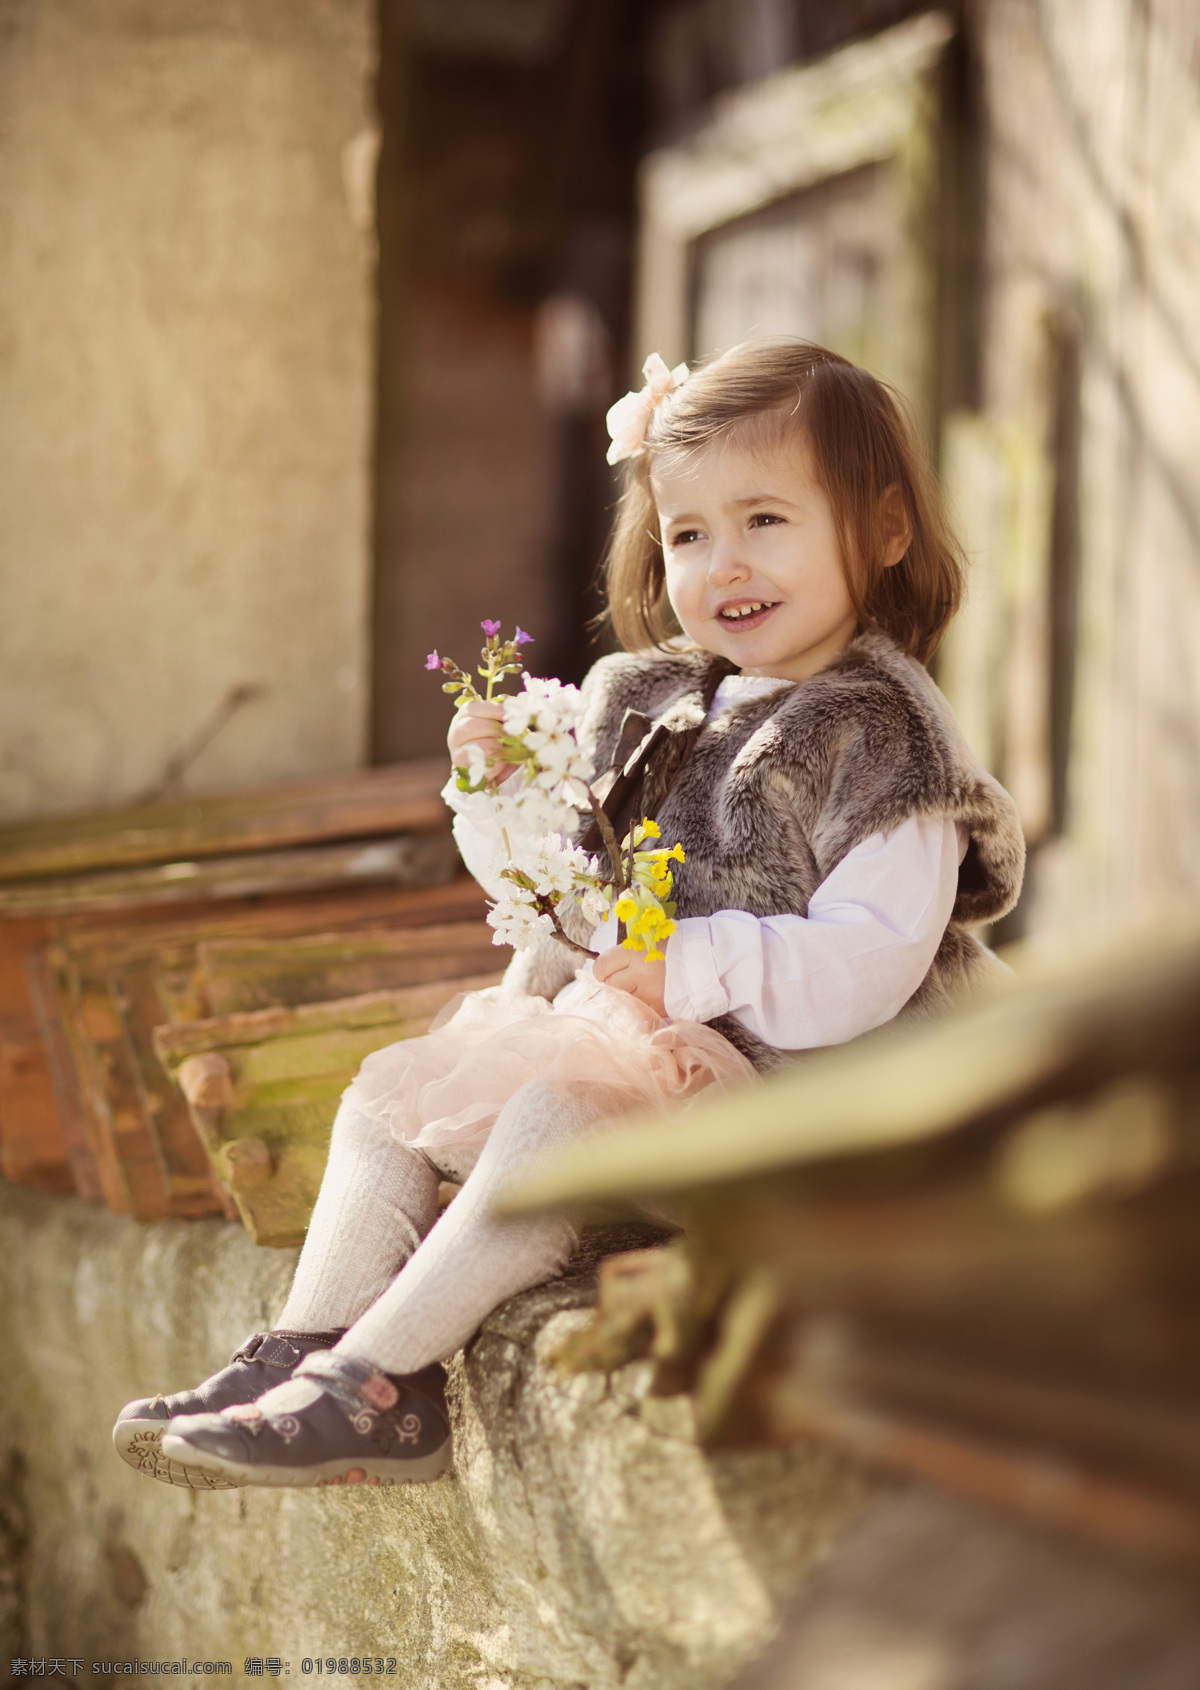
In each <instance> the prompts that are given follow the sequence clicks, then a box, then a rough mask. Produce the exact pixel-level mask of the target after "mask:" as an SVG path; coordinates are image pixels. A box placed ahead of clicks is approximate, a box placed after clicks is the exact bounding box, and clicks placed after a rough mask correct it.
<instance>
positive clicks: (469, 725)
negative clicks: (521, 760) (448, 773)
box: [446, 698, 517, 786]
mask: <svg viewBox="0 0 1200 1690" xmlns="http://www.w3.org/2000/svg"><path fill="white" fill-rule="evenodd" d="M503 714H504V706H503V704H502V703H501V702H500V700H499V699H498V698H493V699H492V700H491V701H490V702H489V701H488V700H487V699H484V698H473V699H472V700H471V702H470V703H469V704H464V705H463V707H462V709H461V710H456V711H455V713H454V720H453V721H452V722H451V724H450V732H449V733H448V734H447V735H446V744H447V745H448V746H449V748H450V761H451V762H452V763H453V764H454V766H455V767H456V768H462V767H463V766H464V765H465V764H466V761H467V746H468V745H480V746H482V747H483V753H484V756H485V757H486V758H487V760H488V764H489V768H488V779H489V780H490V781H491V783H492V785H493V786H499V784H500V782H501V781H504V780H507V779H508V777H509V775H511V774H512V773H513V771H514V770H515V769H516V767H517V765H516V764H515V763H506V762H505V761H504V753H503V752H502V751H501V749H500V719H501V717H502V716H503Z"/></svg>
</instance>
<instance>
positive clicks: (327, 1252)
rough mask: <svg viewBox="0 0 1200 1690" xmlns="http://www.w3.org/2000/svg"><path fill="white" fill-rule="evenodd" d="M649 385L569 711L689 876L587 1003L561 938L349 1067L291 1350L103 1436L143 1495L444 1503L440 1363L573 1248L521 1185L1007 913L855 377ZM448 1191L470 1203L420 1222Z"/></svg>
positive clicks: (980, 800)
mask: <svg viewBox="0 0 1200 1690" xmlns="http://www.w3.org/2000/svg"><path fill="white" fill-rule="evenodd" d="M646 373H647V377H648V383H647V386H646V387H645V388H644V389H643V390H642V392H641V393H639V394H631V395H629V396H628V398H627V399H625V400H623V401H622V402H621V403H620V404H619V405H618V406H614V408H613V411H612V412H611V413H610V427H611V428H612V430H613V433H614V443H613V449H612V452H611V453H610V458H611V459H612V460H613V461H616V460H617V459H620V458H625V459H627V460H628V462H629V469H628V479H627V484H626V489H625V493H624V496H623V499H622V501H621V506H620V510H619V513H618V517H617V523H616V529H615V532H614V536H613V541H612V546H611V550H610V555H609V563H608V587H609V603H610V608H611V615H612V624H613V628H614V630H615V632H616V635H617V637H618V639H619V640H620V642H621V644H622V645H623V646H624V647H625V653H624V654H621V655H618V656H613V657H606V658H602V659H601V660H600V662H598V663H597V664H596V666H595V667H594V669H593V670H592V671H591V673H590V674H589V676H588V677H587V680H586V682H585V683H584V688H583V694H584V700H585V711H584V717H583V726H582V729H581V735H580V737H581V739H582V740H583V741H584V742H585V744H586V745H587V747H588V749H589V750H590V752H591V754H592V758H593V761H594V763H595V766H596V767H597V768H598V769H605V768H610V767H613V766H614V765H617V766H619V767H620V768H621V769H623V770H624V776H623V787H621V790H623V791H624V792H625V794H626V801H625V811H624V816H625V821H626V822H627V820H628V817H630V816H634V815H636V817H637V819H640V818H641V816H642V815H643V814H648V815H652V816H655V817H656V818H657V821H658V823H659V826H660V828H661V833H662V843H663V844H668V845H669V844H673V843H676V842H678V843H680V844H682V845H683V847H684V849H685V852H686V860H685V862H684V863H683V864H682V865H681V866H678V867H677V869H676V875H675V890H674V896H675V898H676V903H677V923H678V924H677V927H676V929H675V931H674V933H673V934H672V936H671V937H670V939H669V940H668V942H667V946H666V951H665V960H656V961H651V960H648V958H647V956H646V955H645V954H639V953H636V952H634V951H631V950H629V949H626V948H618V947H617V946H616V935H615V932H613V931H611V929H613V927H614V926H615V923H613V922H608V923H605V924H604V925H603V926H602V927H601V928H600V929H598V930H597V932H596V933H595V934H593V935H591V936H590V937H591V942H592V946H593V948H596V949H598V950H599V951H600V955H599V956H598V958H597V960H596V961H595V962H594V963H593V964H589V965H588V966H586V967H584V968H583V969H581V970H580V969H578V966H577V965H578V963H579V957H578V955H577V954H576V953H574V952H572V951H571V950H569V949H568V948H566V947H564V946H563V945H562V944H561V943H560V942H558V941H557V940H555V939H553V938H547V939H546V940H545V941H543V942H542V943H541V944H540V945H539V946H538V947H537V948H535V949H534V950H532V951H527V952H523V953H521V954H519V955H518V956H516V957H515V958H514V960H513V963H512V964H511V966H510V968H509V970H508V973H507V975H506V977H505V982H504V984H503V985H502V986H501V987H499V988H496V989H494V990H492V991H490V992H482V993H475V994H472V995H470V996H468V997H467V998H465V999H463V1000H461V1002H460V1003H459V1005H458V1006H457V1007H456V1008H454V1011H453V1013H452V1014H451V1015H450V1017H449V1019H448V1020H443V1022H442V1024H441V1025H440V1026H439V1027H436V1028H435V1030H434V1031H432V1032H431V1033H429V1034H428V1035H427V1036H426V1037H424V1038H421V1039H414V1040H410V1041H408V1042H406V1043H403V1044H398V1045H393V1046H391V1047H389V1048H388V1049H387V1050H383V1051H379V1052H377V1053H376V1054H375V1055H373V1056H371V1057H370V1058H368V1060H367V1061H366V1063H364V1065H363V1068H362V1070H361V1072H360V1074H359V1075H358V1077H357V1079H356V1080H355V1081H354V1082H353V1084H352V1085H351V1086H350V1087H349V1088H348V1090H347V1092H346V1095H345V1098H344V1100H343V1103H342V1107H341V1109H340V1111H339V1113H338V1117H337V1121H336V1123H335V1126H334V1130H333V1140H332V1144H331V1147H330V1154H329V1164H328V1168H327V1171H326V1174H325V1179H324V1183H323V1185H322V1187H321V1192H320V1195H319V1197H318V1200H317V1204H316V1208H315V1210H314V1213H313V1218H312V1223H311V1226H310V1227H309V1232H308V1239H307V1242H306V1244H305V1246H304V1249H303V1251H302V1253H301V1256H300V1262H299V1265H298V1268H297V1271H296V1278H295V1282H294V1284H293V1287H292V1291H291V1294H290V1296H289V1298H288V1301H287V1304H286V1306H285V1308H284V1309H283V1312H282V1314H281V1315H280V1318H279V1325H278V1328H277V1329H276V1330H274V1331H272V1332H270V1333H266V1334H258V1335H256V1336H255V1337H254V1338H252V1339H250V1340H249V1341H248V1342H247V1344H246V1345H245V1346H244V1348H243V1349H242V1350H240V1351H239V1352H238V1354H237V1355H236V1356H235V1357H234V1359H233V1361H232V1362H231V1364H230V1366H229V1367H228V1368H226V1369H225V1370H224V1371H223V1372H221V1373H218V1374H216V1375H215V1376H214V1377H213V1378H212V1379H210V1380H208V1381H207V1382H206V1383H205V1384H203V1385H201V1386H200V1387H199V1389H198V1390H196V1391H194V1392H189V1393H185V1394H182V1395H179V1396H175V1397H167V1398H165V1399H162V1398H158V1399H155V1400H154V1402H137V1403H131V1404H130V1405H129V1406H128V1407H127V1408H126V1409H125V1410H124V1411H123V1413H122V1415H121V1418H120V1419H119V1420H118V1422H117V1426H116V1429H115V1433H114V1437H115V1440H116V1443H117V1447H118V1449H119V1450H120V1451H121V1453H122V1454H123V1455H124V1456H125V1458H126V1459H127V1460H128V1461H130V1462H131V1463H132V1464H133V1465H135V1466H138V1467H140V1468H141V1470H142V1471H144V1472H147V1473H150V1474H151V1475H152V1476H153V1477H155V1478H160V1479H165V1480H168V1481H170V1482H172V1483H177V1484H191V1485H194V1486H197V1487H219V1486H224V1485H250V1484H266V1485H312V1484H323V1483H333V1484H338V1483H341V1482H343V1481H344V1482H347V1483H354V1482H358V1481H364V1480H365V1481H366V1482H367V1483H380V1482H383V1483H390V1482H393V1481H395V1480H404V1479H432V1478H434V1477H435V1476H436V1475H437V1474H438V1473H440V1472H441V1471H442V1470H443V1469H444V1467H445V1465H446V1463H447V1461H448V1460H449V1451H450V1439H449V1428H448V1422H447V1419H446V1410H445V1400H444V1397H443V1395H442V1380H443V1375H442V1370H441V1368H440V1366H439V1365H438V1364H439V1363H440V1362H441V1361H442V1360H444V1359H445V1358H446V1357H447V1356H449V1355H451V1354H453V1352H454V1351H456V1350H457V1349H459V1348H460V1347H461V1346H462V1345H463V1344H464V1343H465V1342H466V1341H467V1340H468V1339H469V1338H470V1336H471V1334H472V1333H473V1332H474V1331H475V1330H476V1328H477V1327H478V1326H479V1324H480V1322H481V1321H482V1320H483V1319H484V1318H485V1316H486V1315H487V1314H488V1313H489V1312H490V1311H491V1310H492V1309H493V1308H495V1307H496V1305H497V1304H498V1303H500V1302H501V1301H503V1299H505V1298H506V1297H510V1296H512V1295H514V1294H515V1293H516V1292H518V1291H522V1290H525V1289H526V1288H528V1287H530V1286H533V1285H537V1284H539V1283H542V1282H543V1281H545V1280H547V1279H551V1278H553V1277H554V1276H555V1275H556V1274H557V1273H559V1272H560V1271H561V1270H562V1268H563V1266H564V1264H565V1263H566V1262H567V1260H568V1258H569V1257H570V1255H571V1253H572V1250H573V1249H574V1247H575V1244H576V1242H577V1236H578V1235H577V1231H576V1227H575V1225H574V1224H573V1222H572V1220H571V1219H570V1217H569V1216H567V1215H565V1214H548V1215H544V1216H537V1217H530V1218H523V1219H499V1218H497V1217H496V1216H494V1215H493V1214H492V1212H491V1198H492V1196H493V1194H494V1193H495V1192H496V1191H497V1190H498V1189H499V1188H500V1187H501V1186H503V1185H504V1184H505V1183H507V1182H508V1181H510V1180H511V1179H512V1178H513V1177H514V1175H515V1174H516V1173H517V1172H518V1171H519V1170H520V1169H521V1168H522V1167H523V1166H525V1165H527V1164H528V1162H529V1161H530V1159H531V1158H533V1157H535V1156H541V1155H544V1154H546V1153H548V1152H550V1151H553V1150H554V1149H555V1148H556V1147H558V1146H561V1145H564V1144H567V1143H569V1142H571V1141H572V1140H575V1139H577V1138H578V1137H579V1136H580V1135H582V1134H585V1133H589V1132H591V1131H593V1130H594V1129H595V1127H596V1126H597V1124H598V1123H599V1122H602V1121H603V1120H605V1119H606V1118H608V1117H611V1116H612V1115H614V1114H618V1113H621V1112H623V1111H626V1110H628V1109H629V1108H631V1107H633V1106H635V1105H639V1104H645V1103H652V1104H656V1105H659V1106H662V1107H670V1106H672V1105H678V1104H679V1103H680V1102H681V1101H684V1100H686V1099H688V1098H690V1097H692V1096H694V1095H695V1094H696V1093H698V1092H699V1091H701V1090H703V1089H704V1088H705V1087H707V1086H710V1085H727V1084H730V1083H734V1082H739V1081H744V1080H747V1079H749V1078H751V1077H752V1076H753V1074H754V1072H755V1070H759V1071H762V1070H767V1069H770V1068H773V1067H776V1066H778V1065H779V1064H781V1063H782V1062H785V1061H787V1060H789V1059H790V1058H789V1053H797V1052H803V1051H807V1050H812V1049H815V1048H818V1047H820V1046H824V1045H831V1044H839V1043H842V1042H844V1041H845V1040H847V1039H852V1038H854V1037H856V1036H857V1035H858V1034H860V1033H864V1032H867V1031H868V1030H869V1029H871V1028H873V1027H878V1026H880V1025H881V1024H883V1023H884V1022H886V1021H889V1020H891V1019H892V1018H893V1017H895V1016H897V1015H917V1014H923V1013H929V1012H931V1011H932V1010H934V1009H936V1008H937V1007H939V1006H940V1005H941V1004H942V1003H944V1002H945V1001H946V1000H947V999H948V998H949V997H950V996H951V994H952V993H953V992H954V991H956V990H957V989H959V988H960V987H962V986H964V985H966V984H968V983H969V982H970V981H971V980H973V979H974V978H975V977H976V976H977V975H979V974H981V973H982V972H984V971H985V970H986V969H988V968H989V967H990V966H994V964H992V962H991V960H990V958H989V954H988V953H987V952H986V951H985V950H984V949H983V947H982V946H981V945H979V943H978V942H977V941H976V940H975V939H974V938H973V937H972V936H971V934H970V932H969V927H970V925H971V924H972V923H976V922H984V921H992V920H995V919H996V918H997V917H998V916H1001V915H1003V914H1004V912H1005V911H1006V910H1008V909H1009V908H1011V906H1012V904H1013V903H1014V901H1015V899H1016V896H1017V893H1018V891H1019V889H1020V881H1021V873H1022V864H1023V847H1022V839H1021V831H1020V827H1019V825H1018V821H1017V816H1016V813H1015V809H1014V806H1013V804H1012V801H1011V800H1010V799H1009V797H1008V796H1007V794H1006V793H1005V792H1004V791H1003V789H1002V788H1001V787H999V786H998V785H997V784H996V782H995V781H994V780H992V779H991V778H990V777H989V776H988V775H986V774H984V773H983V772H982V771H981V770H980V769H979V768H978V767H977V766H976V764H975V763H974V762H973V760H972V758H971V756H970V754H969V753H968V751H967V750H966V748H965V746H964V744H963V741H962V739H961V737H960V735H959V733H958V730H957V728H956V726H955V723H954V720H953V718H952V716H951V714H950V710H949V708H948V706H947V705H946V703H945V701H944V699H943V698H942V696H941V694H940V693H939V692H938V690H937V688H936V687H935V686H934V684H933V682H932V681H931V680H930V678H929V676H928V675H927V674H926V672H925V669H924V668H923V664H924V663H925V661H926V660H927V659H928V657H929V656H930V654H931V652H932V651H933V650H934V648H935V646H936V645H937V642H938V639H939V638H940V636H941V634H942V632H943V630H944V628H945V626H946V624H947V622H948V621H949V619H950V617H951V615H952V614H953V612H954V610H955V608H956V606H957V604H958V600H959V593H960V571H959V563H958V554H957V552H956V550H955V547H954V544H953V542H952V540H951V538H950V536H949V535H948V533H947V530H946V527H945V523H944V521H943V518H942V516H941V514H940V511H939V508H938V503H937V495H936V491H935V488H934V485H933V482H932V480H931V478H930V476H929V474H928V472H927V470H926V469H925V467H924V465H923V461H922V457H921V454H920V452H919V449H918V447H917V445H916V443H915V441H914V437H913V433H912V430H911V427H910V426H909V425H908V424H907V423H906V421H905V420H904V418H903V417H902V415H901V412H900V411H899V409H898V408H897V405H896V403H895V402H894V400H893V399H892V397H891V395H890V394H889V392H888V391H887V389H885V388H884V387H882V386H881V385H880V383H879V382H877V381H876V380H875V379H874V378H873V377H872V376H870V375H868V374H867V372H866V371H864V370H861V369H858V368H856V367H855V366H854V365H852V364H849V363H847V362H846V361H845V360H844V359H841V358H838V357H836V356H835V355H834V354H832V353H829V352H825V351H822V350H821V349H820V348H818V347H815V346H811V345H808V344H805V343H758V344H752V345H746V346H741V347H737V348H735V349H734V350H733V351H731V352H728V353H726V354H725V355H724V356H722V357H720V358H718V359H716V360H715V361H714V362H712V363H709V364H707V365H705V366H704V367H702V368H700V369H698V370H697V371H696V372H694V373H693V374H692V375H691V376H690V378H689V377H688V375H687V372H686V370H685V369H683V368H682V367H681V368H680V369H679V370H677V371H675V372H673V373H670V372H668V371H667V370H666V368H665V366H664V365H663V364H662V362H661V360H659V359H657V358H655V359H651V360H650V361H648V363H647V367H646ZM498 716H499V706H498V705H495V704H487V703H482V702H476V703H473V704H471V705H469V706H467V707H466V708H465V709H464V710H463V711H462V712H460V713H459V715H458V716H457V718H456V720H455V722H454V725H453V727H452V728H451V731H450V736H449V744H450V751H451V755H452V758H453V760H454V761H455V762H456V763H462V762H464V761H465V760H466V748H467V746H468V745H469V744H470V743H471V742H472V741H474V742H475V743H477V744H479V745H480V746H482V747H483V749H484V751H485V752H486V753H487V754H488V756H489V757H490V759H491V763H492V765H493V769H494V778H495V780H497V781H502V780H504V779H505V778H507V777H508V775H509V774H510V773H511V771H510V770H508V769H507V768H505V767H504V766H503V759H502V753H501V751H500V741H499V725H498ZM655 728H657V729H658V730H659V731H658V732H657V733H654V732H651V730H653V729H655ZM614 792H616V789H614ZM617 796H619V793H618V794H617ZM447 800H448V802H449V803H450V804H451V806H452V807H454V806H455V804H456V801H457V793H456V791H455V788H454V785H453V783H451V785H450V787H448V788H447ZM455 831H456V835H457V838H458V841H459V845H460V848H461V850H462V853H463V856H464V858H465V859H466V862H467V864H468V866H469V867H470V868H471V870H472V872H473V873H474V874H475V875H476V876H477V878H478V879H479V880H480V881H481V883H482V884H483V886H484V887H485V888H486V889H487V890H488V891H489V892H491V893H492V894H493V895H496V894H497V893H498V892H499V890H500V885H499V883H498V882H497V879H496V875H497V872H498V869H499V868H500V867H501V866H502V864H503V862H504V860H505V858H504V850H503V847H502V846H501V844H500V842H499V840H498V839H496V838H493V837H492V836H491V834H490V833H489V830H488V827H487V825H486V824H476V823H475V822H474V821H472V820H470V819H468V817H467V816H466V815H459V817H458V818H457V820H456V823H455ZM619 837H620V829H619V828H618V838H619ZM576 937H587V935H586V934H584V935H578V934H577V935H576ZM442 1178H449V1179H452V1180H456V1181H460V1182H462V1190H461V1192H460V1193H459V1195H458V1196H457V1198H456V1199H455V1201H454V1202H453V1203H452V1204H451V1205H450V1207H449V1208H448V1209H447V1210H446V1211H445V1213H444V1214H442V1216H441V1217H440V1219H439V1218H438V1214H437V1188H438V1182H439V1180H440V1179H442ZM168 1424H169V1429H167V1428H168Z"/></svg>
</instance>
